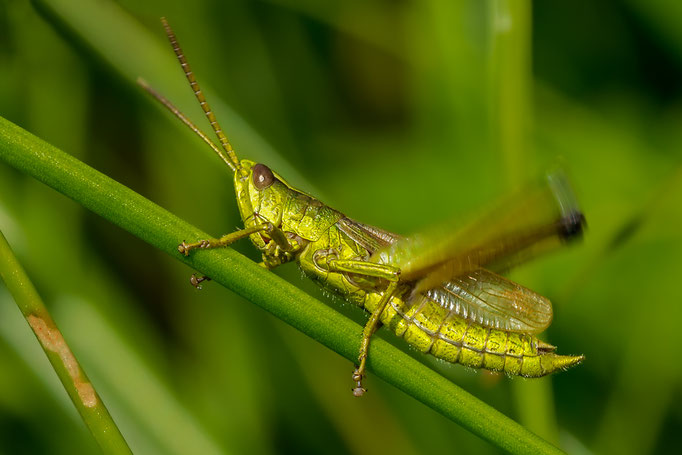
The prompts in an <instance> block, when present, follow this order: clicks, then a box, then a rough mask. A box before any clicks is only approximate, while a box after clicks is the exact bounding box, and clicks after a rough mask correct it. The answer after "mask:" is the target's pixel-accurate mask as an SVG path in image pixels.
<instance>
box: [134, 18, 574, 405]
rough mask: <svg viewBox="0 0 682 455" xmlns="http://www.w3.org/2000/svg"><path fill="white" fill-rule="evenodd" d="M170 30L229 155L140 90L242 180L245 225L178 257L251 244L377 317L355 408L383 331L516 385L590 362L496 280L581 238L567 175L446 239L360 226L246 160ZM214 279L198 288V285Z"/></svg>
mask: <svg viewBox="0 0 682 455" xmlns="http://www.w3.org/2000/svg"><path fill="white" fill-rule="evenodd" d="M161 21H162V23H163V26H164V28H165V30H166V34H167V36H168V39H169V40H170V42H171V45H172V47H173V50H174V51H175V54H176V55H177V57H178V60H179V61H180V64H181V65H182V68H183V70H184V72H185V76H186V77H187V79H188V81H189V83H190V86H191V87H192V90H193V91H194V95H195V96H196V98H197V100H198V101H199V103H200V105H201V107H202V109H203V110H204V112H205V114H206V116H207V118H208V120H209V122H210V123H211V127H212V128H213V130H214V131H215V133H216V135H217V137H218V139H219V142H220V147H219V146H217V145H216V144H215V143H214V142H213V141H211V139H209V138H208V136H207V135H206V134H205V133H203V132H202V131H201V130H199V129H198V128H197V127H196V126H195V125H194V124H193V123H192V122H191V121H190V120H189V119H187V117H185V116H184V115H183V114H182V113H181V112H180V111H179V110H178V109H177V108H176V107H175V106H173V104H171V103H170V101H168V100H167V99H165V98H164V97H163V96H161V95H160V94H158V93H157V92H156V91H154V90H153V89H152V88H151V87H149V85H147V83H146V82H145V81H143V80H142V79H139V80H138V82H139V84H140V85H141V86H142V87H143V88H144V89H145V90H146V91H147V92H149V93H150V94H151V95H152V96H153V97H154V98H156V99H157V100H158V101H159V102H161V103H162V104H163V105H164V106H165V107H167V108H168V109H169V110H170V111H171V112H172V113H173V114H174V115H175V116H176V117H178V118H179V119H180V120H182V121H183V122H184V123H185V124H186V125H187V126H188V127H189V128H190V129H192V131H194V132H195V133H196V134H197V135H199V136H200V137H201V138H202V139H203V140H204V142H206V143H207V144H208V145H209V146H210V147H211V148H212V149H213V150H214V151H215V152H216V153H217V154H218V156H220V158H221V159H222V160H223V161H224V162H225V164H227V166H229V167H230V169H231V170H232V171H233V172H234V187H235V191H236V195H237V204H238V205H239V212H240V214H241V217H242V220H243V221H244V229H242V230H239V231H236V232H233V233H230V234H227V235H225V236H223V237H221V238H217V239H205V240H198V241H195V242H191V243H185V242H183V243H182V244H181V245H179V246H178V251H179V252H180V253H181V254H184V255H189V254H190V252H191V251H192V250H195V249H208V248H221V247H226V246H228V245H230V244H232V243H233V242H235V241H237V240H239V239H242V238H245V237H249V238H250V239H251V241H252V242H253V244H254V245H255V246H256V247H257V248H258V249H259V250H260V251H261V252H262V254H263V262H262V263H261V265H263V266H264V267H266V268H268V269H271V268H273V267H277V266H278V265H280V264H283V263H285V262H290V261H296V262H297V263H298V264H299V266H300V267H301V269H302V270H303V272H304V273H305V274H306V275H307V276H308V277H310V278H311V279H313V280H315V281H316V282H318V283H319V284H320V285H321V286H323V287H325V288H327V289H329V290H332V291H334V292H335V293H337V294H340V295H341V296H342V297H343V298H345V299H346V300H348V301H349V302H352V303H355V304H357V305H359V306H361V307H363V308H364V309H365V310H367V311H368V312H369V313H370V314H371V316H370V318H369V321H368V322H367V324H366V325H365V328H364V331H363V337H362V340H361V343H360V348H359V355H358V365H357V367H356V369H355V371H354V372H353V376H352V378H353V381H355V388H354V389H353V393H354V394H355V395H356V396H360V395H362V394H363V393H364V392H365V389H364V388H363V386H362V379H363V377H364V375H365V367H366V359H367V355H368V353H369V343H370V339H371V336H372V335H373V334H374V332H375V331H376V330H377V329H378V328H379V326H381V325H382V324H383V325H386V326H387V327H389V328H390V329H391V330H392V331H393V332H395V333H396V334H397V335H398V336H401V337H403V338H405V340H406V341H407V342H408V343H409V344H411V345H412V346H414V347H416V348H417V349H418V350H420V351H422V352H424V353H430V354H432V355H434V356H436V357H438V358H441V359H443V360H446V361H448V362H453V363H460V364H462V365H466V366H469V367H473V368H485V369H489V370H494V371H504V372H505V373H508V374H510V375H520V376H525V377H540V376H544V375H546V374H549V373H552V372H554V371H557V370H559V369H565V368H568V367H570V366H573V365H576V364H578V363H580V362H581V361H582V360H583V357H582V356H563V355H558V354H555V353H554V350H555V347H554V346H552V345H550V344H547V343H544V342H542V341H541V340H539V339H538V338H537V337H536V336H535V334H537V333H539V332H542V331H543V330H544V329H546V328H547V327H548V326H549V324H550V323H551V321H552V306H551V303H550V302H549V300H547V299H546V298H544V297H542V296H540V295H538V294H536V293H534V292H533V291H531V290H529V289H527V288H524V287H522V286H520V285H519V284H516V283H514V282H512V281H509V280H507V279H505V278H503V277H501V276H500V275H498V274H497V273H496V272H501V271H504V270H507V269H509V268H510V267H512V266H514V265H516V264H518V263H519V262H522V261H524V260H527V259H528V258H529V257H531V256H534V255H535V254H537V253H538V252H541V251H544V250H546V249H548V248H550V247H552V246H553V245H554V244H558V243H561V242H564V241H567V240H569V239H571V238H574V237H577V236H579V235H580V234H581V232H582V228H583V226H584V217H583V215H582V213H581V212H580V211H579V210H578V209H577V206H576V204H575V202H574V200H573V198H572V195H571V190H570V187H569V186H568V184H567V182H566V181H565V180H564V179H563V178H562V177H561V176H560V175H550V176H549V177H548V179H547V181H546V182H545V184H544V185H542V186H541V187H538V188H535V189H533V190H529V191H526V192H524V193H522V194H521V195H518V196H516V197H514V198H510V199H509V200H507V201H506V202H505V203H504V204H503V205H501V206H500V207H499V209H498V210H495V211H492V212H491V214H490V215H488V216H486V217H484V218H482V219H479V220H478V221H476V222H474V223H471V224H468V225H465V227H464V228H461V229H459V230H456V231H453V230H452V229H443V228H440V229H436V230H434V231H433V232H431V233H428V234H422V235H417V236H413V237H408V238H403V237H400V236H398V235H395V234H392V233H390V232H387V231H384V230H382V229H379V228H376V227H373V226H369V225H366V224H362V223H359V222H357V221H354V220H352V219H350V218H348V217H346V216H345V215H344V214H342V213H341V212H338V211H336V210H334V209H332V208H331V207H328V206H326V205H324V204H323V203H322V202H320V201H319V200H317V199H315V198H314V197H312V196H310V195H308V194H305V193H303V192H301V191H299V190H297V189H295V188H293V187H292V186H290V185H289V184H288V183H287V182H286V181H285V180H284V179H283V178H282V177H280V176H279V175H278V174H276V173H275V172H273V171H272V170H270V169H269V168H268V167H267V166H265V165H264V164H257V163H254V162H253V161H249V160H239V159H238V158H237V155H236V154H235V152H234V150H233V149H232V146H231V145H230V142H229V141H228V140H227V137H226V136H225V134H224V133H223V131H222V129H221V127H220V125H219V124H218V121H217V120H216V118H215V115H214V114H213V112H212V111H211V108H210V107H209V105H208V103H207V102H206V99H205V98H204V95H203V94H202V92H201V89H200V88H199V85H198V83H197V81H196V79H195V77H194V74H193V73H192V71H191V70H190V68H189V65H188V63H187V60H186V58H185V56H184V55H183V53H182V50H181V49H180V45H179V44H178V42H177V39H176V37H175V34H174V33H173V31H172V29H171V28H170V26H169V24H168V22H167V21H166V20H165V19H163V18H162V19H161ZM204 279H206V278H205V277H204V278H196V277H194V276H193V279H192V284H194V285H195V286H196V285H198V284H199V283H200V282H201V281H203V280H204Z"/></svg>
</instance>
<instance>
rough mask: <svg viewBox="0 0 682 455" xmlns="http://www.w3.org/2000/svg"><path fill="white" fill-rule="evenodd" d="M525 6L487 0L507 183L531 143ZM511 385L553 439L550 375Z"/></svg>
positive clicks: (495, 112)
mask: <svg viewBox="0 0 682 455" xmlns="http://www.w3.org/2000/svg"><path fill="white" fill-rule="evenodd" d="M531 6H532V5H531V2H530V0H491V1H490V2H489V4H488V9H489V11H488V17H489V23H488V29H489V32H490V43H491V44H490V46H491V49H490V55H489V59H490V60H489V68H488V70H489V72H490V74H489V77H490V83H491V86H490V106H491V109H492V112H491V117H492V131H493V132H494V139H493V140H494V144H495V148H496V149H497V150H498V151H499V154H500V156H501V159H502V161H503V162H504V175H505V176H506V181H507V185H508V186H510V187H512V188H513V187H515V186H518V185H519V184H521V183H522V182H523V181H524V180H525V179H526V178H528V177H529V175H528V171H527V170H526V169H525V166H526V163H527V162H528V160H527V159H526V156H527V154H528V153H529V152H528V150H529V148H530V145H531V144H530V141H529V140H528V139H529V136H530V128H531V102H530V100H531V88H532V84H533V81H532V68H531V66H532V65H531V55H532V52H531V27H532V11H531V9H532V8H531ZM511 385H512V390H513V393H514V398H515V402H516V408H517V411H518V413H519V416H520V420H521V422H522V423H523V424H524V425H526V426H527V427H528V428H530V429H532V430H533V431H535V432H537V433H538V434H539V435H541V436H542V437H544V438H546V439H548V440H549V441H552V442H554V443H558V441H559V429H558V427H557V423H556V422H557V419H556V416H555V412H554V399H553V396H552V380H551V378H542V379H539V380H537V381H514V382H512V384H511Z"/></svg>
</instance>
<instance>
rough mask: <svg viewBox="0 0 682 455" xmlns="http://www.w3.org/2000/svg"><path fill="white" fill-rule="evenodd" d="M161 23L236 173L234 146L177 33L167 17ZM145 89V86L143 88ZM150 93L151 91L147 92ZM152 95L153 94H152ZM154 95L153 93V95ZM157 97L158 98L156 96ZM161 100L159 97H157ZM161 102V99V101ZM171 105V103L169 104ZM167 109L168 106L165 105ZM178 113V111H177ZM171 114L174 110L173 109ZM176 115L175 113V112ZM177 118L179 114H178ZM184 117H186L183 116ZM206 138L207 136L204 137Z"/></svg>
mask: <svg viewBox="0 0 682 455" xmlns="http://www.w3.org/2000/svg"><path fill="white" fill-rule="evenodd" d="M161 23H162V24H163V28H164V29H165V30H166V36H168V41H170V43H171V46H172V47H173V51H174V52H175V55H176V56H177V57H178V60H179V61H180V65H182V69H183V71H184V72H185V77H186V78H187V80H188V81H189V85H190V86H191V87H192V91H193V92H194V96H195V97H196V98H197V101H199V104H200V105H201V108H202V109H203V110H204V113H205V114H206V117H207V118H208V121H209V122H210V123H211V127H212V128H213V131H215V134H216V136H218V140H219V141H220V145H221V146H222V148H223V150H224V151H225V153H227V158H228V159H229V161H230V162H231V164H230V162H228V160H227V159H226V157H225V156H223V153H219V155H220V157H221V158H222V159H223V161H225V162H226V163H227V164H228V166H230V168H231V169H232V170H233V171H236V170H237V169H239V167H240V165H239V160H238V159H237V155H236V154H235V152H234V150H233V149H232V145H231V144H230V141H228V140H227V136H225V133H223V130H222V128H221V126H220V124H219V123H218V120H216V117H215V114H214V113H213V111H212V110H211V107H210V106H209V105H208V102H207V101H206V98H205V97H204V94H203V93H202V92H201V88H199V83H198V82H197V80H196V78H195V77H194V74H193V73H192V70H191V69H190V67H189V63H187V59H186V58H185V55H184V54H183V52H182V49H181V48H180V44H178V39H177V38H176V37H175V33H174V32H173V29H172V28H171V26H170V24H168V21H167V20H166V18H165V17H162V18H161ZM143 87H144V86H143ZM147 91H149V90H147ZM150 93H151V92H150ZM152 95H153V93H152ZM155 97H156V96H155ZM156 98H157V99H159V98H158V97H156ZM159 101H161V99H159ZM168 104H170V103H168ZM164 105H166V107H168V105H167V104H166V103H164ZM175 110H176V111H177V109H175ZM171 112H173V110H172V109H171ZM173 113H174V114H176V113H175V112H173ZM176 116H177V114H176ZM183 117H184V116H183ZM179 118H180V119H181V120H183V122H185V124H186V125H188V126H190V124H188V121H187V120H184V119H183V118H182V117H179ZM190 128H192V129H193V130H194V131H195V132H197V130H198V129H196V127H194V128H193V127H192V126H190ZM204 136H205V135H204ZM202 139H203V138H202Z"/></svg>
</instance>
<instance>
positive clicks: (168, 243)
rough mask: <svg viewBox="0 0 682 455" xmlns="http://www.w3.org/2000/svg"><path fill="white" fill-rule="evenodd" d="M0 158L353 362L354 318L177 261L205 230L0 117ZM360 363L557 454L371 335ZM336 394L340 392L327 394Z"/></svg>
mask: <svg viewBox="0 0 682 455" xmlns="http://www.w3.org/2000/svg"><path fill="white" fill-rule="evenodd" d="M0 159H2V160H3V161H5V162H7V163H8V164H10V165H12V166H14V167H16V168H17V169H19V170H21V171H23V172H25V173H27V174H29V175H31V176H33V177H34V178H36V179H38V180H40V181H42V182H43V183H45V184H47V185H49V186H51V187H53V188H54V189H56V190H57V191H59V192H61V193H63V194H65V195H66V196H68V197H70V198H72V199H74V200H75V201H77V202H78V203H80V204H81V205H83V206H84V207H86V208H88V209H89V210H91V211H93V212H95V213H97V214H98V215H100V216H102V217H104V218H106V219H108V220H110V221H112V222H113V223H115V224H117V225H118V226H120V227H122V228H123V229H125V230H127V231H129V232H130V233H132V234H133V235H136V236H137V237H139V238H141V239H142V240H144V241H146V242H148V243H149V244H151V245H153V246H155V247H157V248H159V249H160V250H162V251H165V252H166V253H168V254H170V255H171V256H172V257H174V258H176V259H178V260H182V261H183V262H185V263H186V264H187V265H189V266H191V267H192V268H194V269H196V270H199V271H200V272H202V273H204V274H206V275H209V276H211V278H213V280H215V281H217V282H219V283H220V284H222V285H224V286H226V287H228V288H229V289H232V290H233V291H235V292H236V293H237V294H239V295H241V296H243V297H245V298H247V299H249V300H250V301H252V302H253V303H255V304H257V305H258V306H260V307H262V308H264V309H265V310H267V311H269V312H270V313H272V314H273V315H275V316H277V317H278V318H280V319H282V320H283V321H285V322H286V323H288V324H290V325H291V326H293V327H295V328H297V329H298V330H300V331H302V332H303V333H305V334H306V335H308V336H310V337H311V338H313V339H315V340H317V341H319V342H320V343H322V344H324V345H325V346H327V347H329V348H330V349H332V350H334V351H335V352H337V353H339V354H341V355H343V356H344V357H346V358H347V359H349V360H352V361H354V360H355V359H356V357H357V353H358V347H359V343H360V339H361V333H362V328H361V327H360V326H358V325H357V324H356V323H355V322H353V321H351V320H349V319H348V318H346V317H345V316H343V315H341V314H339V313H338V312H336V311H334V310H333V309H331V308H329V307H328V306H326V305H324V304H323V303H322V302H320V301H318V300H316V299H314V298H312V297H311V296H309V295H308V294H306V293H304V292H303V291H301V290H300V289H298V288H296V287H295V286H293V285H291V284H289V283H287V282H286V281H284V280H282V279H281V278H279V277H278V276H276V275H275V274H273V273H270V272H268V271H266V270H264V269H263V268H261V267H259V266H257V265H256V264H254V263H253V262H252V261H250V260H248V259H247V258H245V257H244V256H242V255H240V254H239V253H237V252H236V251H234V250H232V249H229V248H228V249H223V250H207V251H202V252H200V254H194V255H191V256H189V257H187V258H185V257H184V256H182V255H180V254H179V253H178V251H177V245H178V244H179V243H180V242H182V241H183V240H184V239H191V238H206V237H208V236H207V234H206V233H204V232H201V231H200V230H199V229H197V228H195V227H194V226H191V225H190V224H188V223H186V222H184V221H182V220H180V219H179V218H177V217H176V216H174V215H172V214H170V213H168V212H167V211H165V210H164V209H162V208H161V207H159V206H157V205H156V204H154V203H152V202H150V201H148V200H147V199H145V198H143V197H142V196H140V195H138V194H137V193H135V192H133V191H132V190H130V189H128V188H126V187H125V186H123V185H121V184H119V183H117V182H115V181H114V180H112V179H110V178H109V177H107V176H105V175H103V174H101V173H100V172H98V171H96V170H94V169H92V168H90V167H89V166H87V165H86V164H84V163H82V162H80V161H78V160H77V159H75V158H73V157H72V156H70V155H68V154H66V153H64V152H62V151H60V150H58V149H56V148H55V147H53V146H51V145H49V144H47V143H45V142H44V141H42V140H40V139H38V138H36V137H34V136H33V135H31V134H30V133H28V132H26V131H25V130H23V129H21V128H19V127H17V126H16V125H14V124H12V123H11V122H8V121H7V120H5V119H2V118H0ZM368 366H369V370H370V371H372V372H374V373H375V374H376V375H377V376H379V377H381V378H382V379H384V380H385V381H387V382H389V383H390V384H393V385H394V386H396V387H398V388H399V389H400V390H402V391H404V392H405V393H407V394H409V395H411V396H413V397H414V398H416V399H417V400H419V401H421V402H423V403H424V404H426V405H427V406H429V407H431V408H433V409H434V410H436V411H438V412H440V413H441V414H443V415H444V416H446V417H448V418H449V419H451V420H453V421H454V422H457V423H459V424H460V425H462V426H463V427H465V428H467V429H468V430H470V431H471V432H473V433H475V434H477V435H478V436H480V437H481V438H483V439H485V440H487V441H490V442H491V443H493V444H495V445H496V446H498V447H500V448H502V449H505V450H507V451H509V452H511V453H519V454H522V453H528V454H530V453H535V454H537V453H543V454H549V453H561V451H560V450H559V449H557V448H556V447H554V446H553V445H551V444H550V443H548V442H546V441H545V440H543V439H542V438H540V437H538V436H537V435H535V434H533V433H532V432H530V431H528V430H527V429H525V428H524V427H522V426H521V425H519V424H517V423H516V422H514V421H513V420H511V419H509V418H508V417H506V416H504V415H503V414H501V413H500V412H498V411H496V410H495V409H493V408H491V407H490V406H488V405H487V404H485V403H483V402H482V401H480V400H478V399H477V398H475V397H473V396H471V395H470V394H468V393H467V392H465V391H464V390H462V389H461V388H459V387H457V386H456V385H454V384H452V383H451V382H450V381H448V380H447V379H445V378H444V377H442V376H441V375H439V374H438V373H436V372H434V371H432V370H430V369H429V368H427V367H426V366H424V365H422V364H421V363H419V362H418V361H416V360H414V359H413V358H411V357H410V356H408V355H407V354H405V353H404V352H402V351H400V350H398V349H397V348H395V347H393V346H392V345H391V344H389V343H388V342H386V341H383V340H381V339H380V338H376V339H375V340H373V344H372V354H371V355H370V357H369V361H368ZM342 392H347V391H336V392H335V393H342ZM348 393H350V392H348Z"/></svg>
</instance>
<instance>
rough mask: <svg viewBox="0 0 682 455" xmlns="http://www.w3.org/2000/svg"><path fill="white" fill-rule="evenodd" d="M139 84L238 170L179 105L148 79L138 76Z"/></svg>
mask: <svg viewBox="0 0 682 455" xmlns="http://www.w3.org/2000/svg"><path fill="white" fill-rule="evenodd" d="M137 85H139V86H140V87H142V88H143V89H144V90H145V91H146V92H147V93H149V94H150V95H151V96H153V97H154V98H156V100H157V101H158V102H159V103H161V104H163V105H164V106H166V108H167V109H168V110H169V111H171V112H172V113H173V115H175V116H176V117H177V118H179V119H180V120H182V123H184V124H185V125H187V126H188V127H189V129H191V130H192V131H194V132H195V133H196V134H197V136H199V137H200V138H201V139H203V141H204V142H206V143H207V144H208V146H209V147H211V148H212V149H213V151H214V152H216V153H217V154H218V156H219V157H220V158H221V159H222V160H223V161H224V162H225V164H227V165H228V166H229V167H230V169H232V171H236V170H237V168H238V166H235V164H234V162H233V161H232V160H231V159H230V158H228V156H227V155H225V152H223V151H222V150H221V149H220V147H218V146H217V145H216V144H215V142H213V141H212V140H211V139H210V138H209V137H208V136H207V135H206V133H204V132H203V131H201V130H200V129H199V128H197V126H196V125H195V124H194V123H192V121H191V120H190V119H188V118H187V117H185V114H183V113H182V112H180V110H179V109H178V108H177V107H175V106H174V105H173V103H171V102H170V101H168V100H167V99H166V98H165V97H164V96H163V95H161V94H160V93H159V92H157V91H156V90H154V89H153V88H151V87H150V86H149V84H148V83H147V81H145V80H144V79H142V78H141V77H138V78H137Z"/></svg>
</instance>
